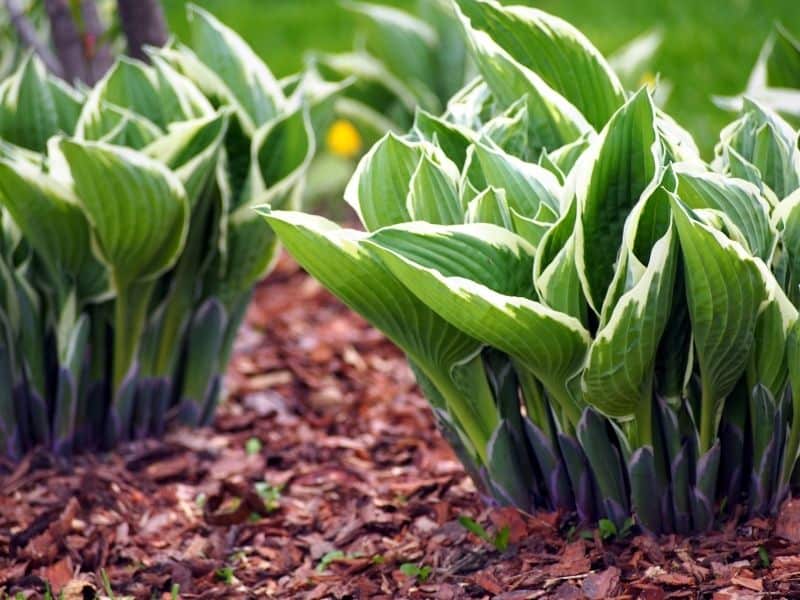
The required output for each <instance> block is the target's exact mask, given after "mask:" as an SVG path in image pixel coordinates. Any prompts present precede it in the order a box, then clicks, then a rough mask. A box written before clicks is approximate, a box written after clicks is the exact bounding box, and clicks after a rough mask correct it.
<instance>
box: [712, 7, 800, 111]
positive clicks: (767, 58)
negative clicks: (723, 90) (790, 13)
mask: <svg viewBox="0 0 800 600" xmlns="http://www.w3.org/2000/svg"><path fill="white" fill-rule="evenodd" d="M745 97H748V98H751V99H755V100H757V101H758V102H760V103H761V104H764V105H766V106H768V107H770V108H772V109H773V110H776V111H778V112H780V113H782V114H784V115H785V116H787V117H789V118H793V119H795V122H796V121H797V119H800V40H799V39H797V38H796V37H795V36H793V35H792V33H791V32H789V31H788V30H787V29H786V28H785V27H784V26H783V25H781V24H779V23H778V24H775V26H774V27H773V30H772V32H771V33H770V34H769V36H768V37H767V39H766V41H765V42H764V45H763V46H762V47H761V52H760V53H759V55H758V59H757V60H756V64H755V66H754V67H753V70H752V72H751V73H750V77H749V78H748V80H747V87H746V90H745V92H744V94H743V95H741V96H737V97H733V98H727V97H715V98H714V101H715V102H716V103H717V105H718V106H720V107H721V108H724V109H729V110H741V108H742V103H743V100H744V98H745Z"/></svg>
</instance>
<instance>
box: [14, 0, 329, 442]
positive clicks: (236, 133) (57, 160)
mask: <svg viewBox="0 0 800 600" xmlns="http://www.w3.org/2000/svg"><path fill="white" fill-rule="evenodd" d="M189 17H190V22H191V29H192V34H193V45H192V47H191V48H190V47H187V46H183V45H180V44H172V45H169V46H167V47H165V48H160V49H151V50H150V59H151V64H146V63H144V62H140V61H136V60H132V59H128V58H121V59H119V60H118V62H117V63H116V64H115V65H114V66H113V68H112V69H111V70H110V71H109V72H108V74H107V75H106V76H105V77H103V79H102V80H100V81H99V82H98V83H97V85H96V86H94V87H93V88H92V89H84V88H72V87H71V86H69V85H68V84H66V83H65V82H63V81H61V80H58V79H56V78H55V77H53V76H52V75H49V74H47V73H46V72H45V69H44V67H43V66H42V64H41V63H40V62H39V60H38V59H37V58H35V57H32V56H29V57H28V58H27V59H26V60H25V61H24V62H23V63H22V64H21V65H20V67H19V68H18V70H17V71H16V72H15V73H14V74H13V75H11V76H10V77H9V78H7V79H6V80H4V81H3V82H2V83H1V84H0V207H1V208H0V219H1V220H2V228H1V229H0V382H2V385H0V453H2V454H3V455H6V456H9V457H12V458H13V457H18V456H19V455H20V454H21V453H22V452H24V451H26V450H28V449H30V448H32V447H34V446H36V445H45V446H49V447H51V448H53V449H54V450H55V451H57V452H58V453H62V454H66V453H69V452H71V451H73V450H76V449H78V448H80V449H87V448H108V447H111V446H112V445H114V444H115V443H116V442H118V441H120V440H127V439H131V438H139V437H142V436H146V435H151V434H159V433H161V432H163V431H164V429H165V427H166V426H167V424H168V423H169V422H171V421H174V420H178V421H181V422H183V423H187V424H190V425H198V424H204V423H208V422H209V421H210V419H211V417H212V416H213V414H214V409H215V407H216V405H217V401H218V398H219V396H220V385H221V374H222V372H223V371H224V369H225V366H226V362H227V359H228V356H229V353H230V350H231V344H232V341H233V338H234V334H235V332H236V330H237V328H238V326H239V323H240V321H241V319H242V316H243V314H244V309H245V307H246V305H247V303H248V300H249V298H250V295H251V288H252V287H253V285H254V283H255V282H256V281H257V280H258V279H259V278H260V277H261V276H263V275H264V273H265V272H266V271H267V270H268V269H269V267H270V265H271V264H272V262H273V257H274V254H275V248H276V239H275V236H274V234H273V232H272V231H271V230H270V228H269V227H268V226H267V224H266V223H265V222H264V220H263V219H262V218H261V217H260V216H258V215H257V214H256V213H255V212H254V211H253V210H252V207H253V206H255V205H258V204H262V203H264V202H269V203H271V204H273V205H275V206H284V207H291V206H293V205H294V202H295V199H296V197H297V196H298V195H299V194H300V193H301V192H302V185H303V179H304V173H305V170H306V168H307V165H308V163H309V161H310V160H311V157H312V156H313V153H314V148H315V144H314V135H313V131H314V126H315V124H316V122H317V121H319V120H320V119H324V118H325V116H324V115H325V114H326V112H327V110H328V108H329V107H328V103H327V102H326V99H327V98H328V97H329V96H330V94H331V93H332V92H333V91H334V90H333V86H321V85H320V83H319V80H318V78H314V77H313V76H311V75H309V76H307V77H305V76H304V77H300V78H298V79H297V80H293V81H292V82H291V89H287V88H286V87H284V86H283V85H282V83H281V82H279V81H278V80H276V79H275V78H274V77H273V75H272V74H271V73H270V71H269V69H268V68H267V66H266V65H265V64H264V63H263V62H262V61H261V60H260V59H258V58H257V57H256V56H255V54H254V53H253V52H252V50H251V49H250V48H249V47H248V46H247V45H246V44H245V43H244V42H243V41H242V40H241V39H240V38H239V37H238V36H237V35H236V34H235V33H234V32H232V31H231V30H229V29H228V28H226V27H225V26H224V25H222V24H221V23H219V22H218V21H217V20H216V19H214V18H213V17H212V16H211V15H209V14H208V13H206V12H204V11H202V10H200V9H198V8H194V7H192V8H190V12H189Z"/></svg>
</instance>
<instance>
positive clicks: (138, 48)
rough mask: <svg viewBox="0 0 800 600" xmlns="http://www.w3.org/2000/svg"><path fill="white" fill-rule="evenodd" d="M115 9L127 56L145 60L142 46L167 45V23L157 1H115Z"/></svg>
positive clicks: (145, 56)
mask: <svg viewBox="0 0 800 600" xmlns="http://www.w3.org/2000/svg"><path fill="white" fill-rule="evenodd" d="M117 7H118V8H119V20H120V23H121V24H122V30H123V31H124V32H125V37H126V38H127V39H128V54H129V55H131V56H133V57H134V58H138V59H139V60H147V55H146V54H145V52H144V46H163V45H164V44H166V43H167V36H168V34H167V23H166V21H165V19H164V11H163V10H162V8H161V3H160V2H159V0H117Z"/></svg>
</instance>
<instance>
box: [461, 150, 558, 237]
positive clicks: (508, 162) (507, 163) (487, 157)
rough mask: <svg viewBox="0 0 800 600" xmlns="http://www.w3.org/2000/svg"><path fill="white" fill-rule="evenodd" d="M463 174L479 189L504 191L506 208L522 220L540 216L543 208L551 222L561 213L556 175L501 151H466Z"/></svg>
mask: <svg viewBox="0 0 800 600" xmlns="http://www.w3.org/2000/svg"><path fill="white" fill-rule="evenodd" d="M464 175H465V176H466V178H468V179H469V181H470V182H471V183H472V185H473V186H474V187H475V188H476V189H478V190H483V189H486V187H487V186H493V187H496V188H498V189H503V190H505V192H506V200H507V202H508V206H509V208H511V209H513V210H515V211H516V212H518V213H519V214H520V215H522V216H523V217H528V218H531V219H534V218H536V217H537V216H541V215H540V212H539V211H540V208H541V206H542V205H544V206H546V207H548V208H549V209H550V211H549V213H550V214H551V215H552V216H553V218H551V219H550V221H551V222H552V221H554V220H555V218H554V217H557V216H558V215H559V214H560V212H561V186H560V185H559V183H558V179H557V178H556V177H555V175H553V174H552V173H550V172H549V171H548V170H547V169H544V168H542V167H540V166H539V165H536V164H534V163H527V162H525V161H522V160H520V159H519V158H517V157H515V156H511V155H510V154H506V153H505V152H503V151H502V150H499V149H494V148H490V147H489V146H487V145H484V144H482V143H478V144H475V145H474V146H472V147H471V148H470V150H469V151H468V156H467V163H466V165H465V167H464Z"/></svg>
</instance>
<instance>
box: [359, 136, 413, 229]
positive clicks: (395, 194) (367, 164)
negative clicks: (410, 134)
mask: <svg viewBox="0 0 800 600" xmlns="http://www.w3.org/2000/svg"><path fill="white" fill-rule="evenodd" d="M421 157H422V148H421V144H420V143H416V142H407V141H405V140H403V139H402V138H399V137H397V136H396V135H394V134H393V133H391V132H390V133H387V134H386V136H384V138H383V139H382V140H381V141H380V142H378V143H377V144H375V145H374V146H373V147H372V149H371V150H370V151H369V152H367V154H366V155H364V158H362V159H361V162H360V163H359V164H358V167H357V168H356V171H355V173H353V177H352V179H351V180H350V183H348V184H347V189H346V190H345V192H344V199H345V200H346V201H347V203H348V204H349V205H350V206H351V207H352V208H353V210H355V211H356V213H357V214H358V216H359V218H360V219H361V222H362V223H363V224H364V227H365V228H366V229H367V230H368V231H373V230H375V229H378V228H380V227H384V226H386V225H394V224H395V223H402V222H404V221H409V220H410V219H411V215H409V214H408V205H407V203H406V200H407V199H408V192H409V181H410V180H411V177H412V175H413V174H414V171H416V169H417V165H418V164H419V161H420V158H421Z"/></svg>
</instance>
